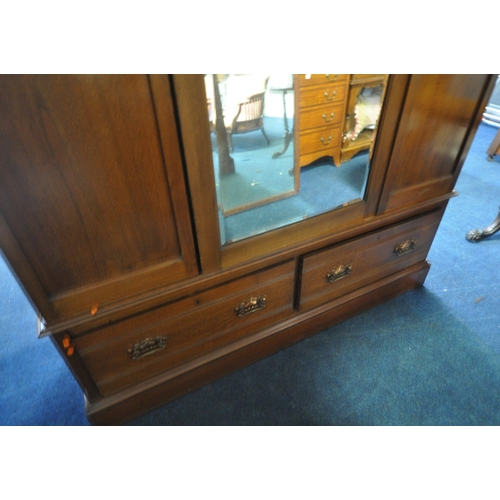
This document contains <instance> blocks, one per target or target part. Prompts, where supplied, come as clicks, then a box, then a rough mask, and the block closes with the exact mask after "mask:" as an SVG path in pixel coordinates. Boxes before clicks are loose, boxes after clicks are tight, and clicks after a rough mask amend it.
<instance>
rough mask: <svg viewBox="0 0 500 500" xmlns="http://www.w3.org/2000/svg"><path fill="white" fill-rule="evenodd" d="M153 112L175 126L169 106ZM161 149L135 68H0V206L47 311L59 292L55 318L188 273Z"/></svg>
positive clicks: (190, 254)
mask: <svg viewBox="0 0 500 500" xmlns="http://www.w3.org/2000/svg"><path fill="white" fill-rule="evenodd" d="M162 98H163V99H165V100H168V99H170V98H171V96H170V95H164V96H162ZM168 109H169V110H170V111H171V112H172V113H173V111H172V108H171V107H170V108H168ZM162 119H163V122H166V123H170V124H171V125H170V127H171V128H172V130H173V132H172V131H171V133H175V134H176V130H174V129H175V118H174V116H173V114H172V116H169V117H167V118H165V117H162ZM163 146H165V148H168V149H169V151H164V147H163ZM170 148H174V149H176V150H177V148H178V145H177V143H172V144H166V145H163V144H162V142H161V139H160V133H159V130H158V125H157V117H156V110H155V103H154V101H153V99H152V93H151V86H150V83H149V78H148V77H146V76H143V75H47V76H43V75H34V76H33V75H16V76H12V75H5V76H2V77H1V78H0V149H1V150H2V155H1V159H0V176H1V183H0V209H1V211H2V213H3V215H4V217H5V219H6V221H7V223H8V225H9V227H10V228H11V230H12V232H13V234H14V235H15V238H16V239H17V241H18V243H19V245H20V246H21V248H22V249H23V252H24V253H25V254H26V257H27V259H28V261H29V262H30V264H31V266H32V267H33V269H34V271H35V273H36V275H37V276H38V279H39V280H40V283H41V285H42V286H43V288H44V289H45V291H46V293H47V295H48V297H49V298H50V300H52V301H53V303H54V304H55V305H56V309H57V304H59V303H60V302H61V300H60V298H61V297H64V299H65V302H64V301H63V302H64V304H65V305H64V307H62V308H60V309H59V311H58V313H59V316H63V317H64V316H67V315H73V314H77V313H79V312H83V311H85V310H88V306H89V303H101V301H103V300H104V301H105V302H106V301H114V300H119V299H120V297H121V296H122V295H127V296H128V295H130V294H132V295H133V294H134V293H140V292H141V291H145V290H147V289H148V288H150V287H151V285H152V284H153V286H161V285H164V284H168V283H170V282H172V281H176V280H179V279H182V278H184V277H186V276H190V275H193V274H194V273H195V272H196V269H197V268H196V260H195V254H194V248H193V243H192V235H191V234H192V233H191V230H190V222H189V218H186V217H185V214H183V217H182V218H180V217H179V215H178V214H177V213H176V208H174V207H175V205H174V203H173V200H172V195H171V191H170V188H169V179H168V176H169V175H170V174H169V173H168V172H169V171H172V172H173V173H174V176H175V178H176V179H179V178H181V177H182V165H181V161H180V153H178V151H177V153H174V154H172V151H170ZM166 162H167V165H166V166H165V163H166ZM179 172H181V174H180V175H179ZM176 186H177V190H178V191H180V193H181V194H180V196H181V197H182V198H183V200H184V205H186V206H187V197H186V192H185V186H184V185H183V184H182V185H178V184H176ZM176 196H177V197H178V196H179V193H178V192H177V193H176ZM176 205H177V206H178V205H179V201H178V200H176ZM177 211H178V210H177ZM185 213H187V208H186V210H185ZM186 219H187V220H186ZM181 225H182V226H183V229H182V232H183V235H186V234H188V237H187V238H184V236H183V238H184V239H183V241H181V240H180V238H179V230H178V229H179V226H181ZM186 226H187V227H188V229H187V231H186V229H185V227H186ZM158 267H160V268H161V273H160V275H159V273H158ZM131 278H132V279H131ZM107 283H109V285H106V284H107ZM124 283H128V284H127V286H125V287H124V288H122V289H121V290H120V287H121V286H123V284H124ZM103 286H104V288H106V291H105V292H104V293H101V292H100V293H97V294H96V296H93V292H92V290H93V289H94V288H95V289H96V290H102V288H103ZM117 287H118V288H117ZM111 290H113V291H111ZM82 293H83V296H84V297H88V300H87V298H86V299H85V301H84V303H80V302H81V300H80V299H81V297H82ZM68 297H69V298H70V300H69V303H68Z"/></svg>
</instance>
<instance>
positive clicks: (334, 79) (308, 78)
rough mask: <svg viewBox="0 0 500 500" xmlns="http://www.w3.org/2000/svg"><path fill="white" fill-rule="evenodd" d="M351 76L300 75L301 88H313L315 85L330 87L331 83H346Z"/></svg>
mask: <svg viewBox="0 0 500 500" xmlns="http://www.w3.org/2000/svg"><path fill="white" fill-rule="evenodd" d="M348 76H349V75H336V74H333V75H299V85H300V87H301V88H302V87H311V86H314V85H328V84H331V83H338V82H345V81H346V80H347V77H348Z"/></svg>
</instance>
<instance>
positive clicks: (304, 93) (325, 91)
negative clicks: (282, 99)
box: [299, 82, 346, 109]
mask: <svg viewBox="0 0 500 500" xmlns="http://www.w3.org/2000/svg"><path fill="white" fill-rule="evenodd" d="M299 95H300V97H299V107H300V108H301V109H302V108H307V107H309V106H318V105H320V104H339V103H343V102H344V100H345V97H346V83H344V82H340V83H332V84H328V85H322V86H320V87H311V88H309V87H305V88H303V89H300V94H299Z"/></svg>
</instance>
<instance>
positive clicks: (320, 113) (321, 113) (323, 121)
mask: <svg viewBox="0 0 500 500" xmlns="http://www.w3.org/2000/svg"><path fill="white" fill-rule="evenodd" d="M343 110H344V106H343V104H342V103H337V104H324V105H322V106H316V107H313V108H307V109H304V110H302V111H301V112H300V132H301V133H302V132H306V131H308V130H311V129H315V128H320V127H325V126H328V127H329V126H332V125H340V124H341V122H342V112H343Z"/></svg>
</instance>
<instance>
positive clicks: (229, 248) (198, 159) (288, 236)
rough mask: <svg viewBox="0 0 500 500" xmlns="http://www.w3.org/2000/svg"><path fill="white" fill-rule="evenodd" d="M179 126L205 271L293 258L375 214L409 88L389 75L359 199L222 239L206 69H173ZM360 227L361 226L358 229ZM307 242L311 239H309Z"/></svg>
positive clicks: (346, 233) (347, 232)
mask: <svg viewBox="0 0 500 500" xmlns="http://www.w3.org/2000/svg"><path fill="white" fill-rule="evenodd" d="M171 78H172V85H173V88H174V90H175V96H176V101H177V107H178V108H177V111H178V117H179V125H180V132H181V137H182V143H183V149H184V158H185V162H186V174H187V182H188V185H189V187H190V192H191V193H192V196H191V202H192V207H193V219H194V226H195V228H196V237H197V241H198V249H199V257H200V263H201V267H202V271H203V273H211V272H216V271H220V270H225V269H229V268H231V267H234V266H240V268H241V269H242V270H244V269H245V268H243V267H241V266H242V264H245V263H248V264H249V265H251V263H253V262H257V261H258V262H259V263H261V264H262V262H263V260H265V261H266V262H269V263H270V264H272V263H273V260H275V259H276V258H275V257H274V255H278V253H279V258H280V259H283V252H285V253H286V254H289V255H290V257H291V258H293V257H294V256H296V255H297V254H298V253H299V252H300V247H301V246H303V245H304V244H305V243H306V242H308V243H310V242H311V241H313V242H315V243H316V244H317V246H318V248H319V247H320V246H322V245H325V243H326V244H328V243H330V242H331V243H334V242H335V241H339V240H340V239H341V238H345V237H347V236H349V237H351V236H356V234H360V232H362V231H365V230H366V228H361V227H359V226H361V223H362V222H366V221H368V220H369V218H370V217H373V216H374V215H375V214H376V211H377V207H378V204H379V201H380V195H381V190H382V185H383V181H384V178H385V173H386V170H387V165H388V162H389V159H390V154H391V150H392V146H393V144H394V140H395V136H396V130H397V126H398V123H399V120H400V118H401V113H402V108H403V104H404V100H405V96H406V91H407V88H408V84H409V80H410V75H390V76H389V78H388V83H387V90H386V94H385V99H384V105H383V107H382V112H381V115H380V119H379V125H378V129H377V138H376V141H375V144H374V149H373V155H372V161H371V166H370V174H369V178H368V183H367V187H366V190H365V196H364V198H363V200H361V201H356V202H355V203H353V204H351V205H347V206H341V207H339V208H335V209H333V210H331V211H329V212H326V213H323V214H320V215H317V216H315V217H311V218H309V219H305V220H303V221H299V222H296V223H293V224H290V225H287V226H283V227H280V228H278V229H274V230H272V231H269V232H266V233H263V234H260V235H256V236H252V237H249V238H246V239H242V240H239V241H236V242H232V243H228V244H225V245H221V243H220V230H219V220H218V209H217V198H216V191H215V175H214V169H213V160H212V146H211V141H210V127H209V123H208V120H206V119H204V118H205V115H206V98H205V83H204V75H202V74H189V75H181V74H176V75H172V77H171ZM358 227H359V229H358ZM309 247H310V245H309Z"/></svg>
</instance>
